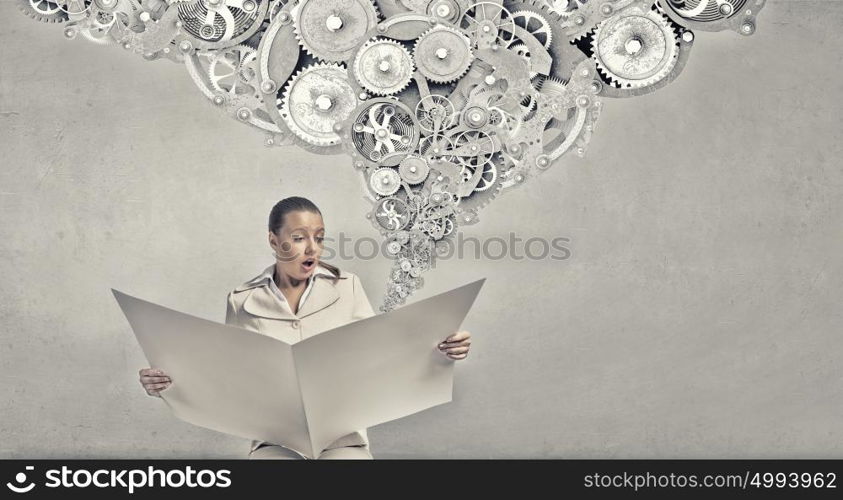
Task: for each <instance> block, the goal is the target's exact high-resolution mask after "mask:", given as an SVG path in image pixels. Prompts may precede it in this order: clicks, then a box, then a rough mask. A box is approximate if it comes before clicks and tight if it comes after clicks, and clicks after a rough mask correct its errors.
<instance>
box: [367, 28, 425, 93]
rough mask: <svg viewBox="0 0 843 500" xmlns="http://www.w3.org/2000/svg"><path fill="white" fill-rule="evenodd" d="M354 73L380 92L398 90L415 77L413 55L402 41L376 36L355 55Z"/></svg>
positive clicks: (368, 88)
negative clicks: (377, 37)
mask: <svg viewBox="0 0 843 500" xmlns="http://www.w3.org/2000/svg"><path fill="white" fill-rule="evenodd" d="M353 68H354V77H355V78H356V79H357V81H358V82H359V83H360V85H361V86H362V87H363V88H364V89H366V90H368V91H369V92H371V93H373V94H377V95H391V94H397V93H398V92H401V91H402V90H404V89H405V88H406V87H407V85H408V84H409V83H410V80H412V78H413V59H412V57H411V56H410V53H409V52H407V49H405V48H404V46H403V45H401V44H400V43H398V42H395V41H393V40H386V39H375V40H370V41H368V42H366V43H365V44H364V45H363V46H362V47H361V48H360V50H359V51H357V56H355V58H354V65H353Z"/></svg>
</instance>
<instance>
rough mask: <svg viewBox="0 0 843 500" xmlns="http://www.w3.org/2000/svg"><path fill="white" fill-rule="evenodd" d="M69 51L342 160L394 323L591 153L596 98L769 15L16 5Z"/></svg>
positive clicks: (721, 6)
mask: <svg viewBox="0 0 843 500" xmlns="http://www.w3.org/2000/svg"><path fill="white" fill-rule="evenodd" d="M16 1H18V2H19V3H20V7H21V8H22V9H23V11H24V12H26V13H27V14H29V15H31V16H32V17H34V18H36V19H39V20H42V21H46V22H60V23H63V25H64V34H65V36H66V37H68V38H75V37H77V36H81V37H84V38H87V39H88V40H91V41H93V42H97V43H116V44H119V45H121V46H122V47H124V48H125V49H126V50H129V51H132V52H136V53H138V54H141V55H142V56H143V57H144V58H146V59H148V60H155V59H161V58H166V59H171V60H173V61H176V62H179V63H181V64H184V65H185V66H186V67H187V70H188V72H189V74H190V76H191V77H192V79H193V80H194V81H195V83H196V85H197V86H198V87H199V89H200V90H201V91H202V93H204V94H205V96H206V97H207V98H208V99H209V100H210V102H212V103H213V105H215V106H216V107H218V108H219V109H220V110H222V111H224V112H225V113H227V114H229V115H231V116H232V117H233V118H234V119H236V120H239V121H241V122H243V123H246V124H248V125H250V126H253V127H255V128H258V129H260V130H261V131H263V132H264V133H265V134H266V145H268V146H286V145H298V146H300V147H303V148H305V149H307V150H309V151H312V152H315V153H320V154H329V155H332V154H337V153H345V154H347V155H349V156H351V159H352V164H353V166H354V168H356V169H357V170H358V171H359V172H360V174H361V179H362V181H363V184H364V186H365V190H366V193H367V199H369V200H370V201H371V204H372V209H371V212H370V213H369V214H368V215H367V217H368V218H369V219H370V220H371V222H372V224H373V225H374V226H375V227H376V228H377V229H378V230H379V231H380V232H381V233H382V235H383V237H384V248H385V249H386V251H387V252H388V253H389V254H390V255H391V256H392V257H393V258H394V266H393V268H392V271H391V274H390V279H389V282H388V285H387V291H386V297H385V300H384V303H383V305H382V306H381V310H383V311H388V310H391V309H393V308H394V307H396V306H398V305H400V304H403V303H404V302H405V300H406V298H407V297H408V296H410V295H411V294H412V293H413V292H414V291H415V290H417V289H418V288H420V287H421V286H422V285H423V277H422V274H423V273H424V272H425V271H427V270H429V269H430V268H431V267H432V265H433V263H434V260H435V259H436V256H437V253H438V252H439V251H440V250H441V248H442V247H443V246H444V245H445V244H446V243H447V241H448V238H450V237H452V236H453V235H454V234H455V230H456V228H457V226H459V225H468V224H473V223H476V222H477V221H478V211H479V210H480V209H481V208H482V207H484V206H485V205H487V204H488V203H489V202H490V201H491V200H492V199H494V198H495V197H496V196H497V195H498V193H500V192H501V191H502V190H504V189H507V188H510V187H513V186H516V185H519V184H522V183H524V182H525V181H526V180H527V179H529V177H530V176H531V175H533V174H535V173H537V172H541V171H543V170H546V169H548V168H549V167H550V166H551V165H553V164H554V163H555V162H556V161H557V160H558V159H559V158H560V157H562V156H563V155H565V154H566V153H570V152H573V153H574V154H576V155H580V156H582V155H583V154H584V153H585V149H586V146H587V144H588V141H589V138H590V136H591V133H592V131H593V129H594V124H595V121H596V119H597V117H598V114H599V112H600V108H601V102H600V100H599V98H600V97H609V98H622V97H632V96H638V95H642V94H647V93H650V92H653V91H655V90H657V89H659V88H661V87H663V86H665V85H666V84H668V83H669V82H670V81H672V80H673V79H675V78H676V77H677V76H678V74H679V73H680V72H681V71H682V68H683V67H684V66H685V63H686V61H687V60H688V56H689V53H690V51H691V48H692V47H693V44H694V38H695V37H694V30H698V31H722V30H727V29H729V30H734V31H737V32H738V33H740V34H742V35H751V34H753V33H754V32H755V19H756V16H757V14H758V12H759V11H760V10H761V9H762V7H763V6H764V2H765V0H503V1H501V0H488V1H487V0H483V1H479V2H477V1H474V0H374V2H373V1H372V0H16Z"/></svg>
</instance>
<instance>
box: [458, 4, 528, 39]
mask: <svg viewBox="0 0 843 500" xmlns="http://www.w3.org/2000/svg"><path fill="white" fill-rule="evenodd" d="M459 26H460V29H462V30H463V31H464V32H466V33H467V34H468V35H469V36H470V37H471V46H472V47H476V48H478V49H488V48H491V47H492V46H495V45H497V46H499V47H508V46H509V45H511V44H512V43H513V42H514V40H515V23H513V22H512V14H511V13H510V11H509V10H507V9H506V8H505V7H504V6H503V5H501V4H500V3H495V2H477V3H475V4H472V5H469V6H468V7H467V8H466V9H465V13H464V14H463V16H462V18H461V19H460V24H459Z"/></svg>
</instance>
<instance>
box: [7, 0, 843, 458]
mask: <svg viewBox="0 0 843 500" xmlns="http://www.w3.org/2000/svg"><path fill="white" fill-rule="evenodd" d="M0 14H2V17H3V19H4V20H5V21H4V28H3V30H2V31H0V60H2V61H3V63H2V70H0V141H2V142H0V144H1V145H2V149H0V158H2V168H0V214H2V215H0V277H2V278H0V283H2V285H0V335H1V337H0V370H2V372H0V380H2V382H0V457H3V458H11V457H32V458H51V457H103V458H108V457H114V458H118V457H125V458H142V457H166V458H177V457H183V458H191V457H195V458H212V457H230V458H235V457H243V456H245V453H246V451H247V447H248V443H247V442H246V441H245V440H243V439H239V438H234V437H229V436H226V435H223V434H218V433H215V432H212V431H208V430H204V429H201V428H198V427H194V426H191V425H189V424H186V423H183V422H181V421H179V420H177V419H176V418H174V417H173V416H172V415H171V414H170V412H169V411H168V410H167V408H166V406H165V404H164V403H163V402H162V401H160V400H158V399H153V398H150V397H148V396H146V395H145V393H144V392H143V391H142V390H141V388H140V386H139V385H138V382H137V370H138V369H139V368H141V367H143V366H145V360H144V358H143V356H142V354H141V351H140V349H139V347H138V346H137V344H136V342H135V340H134V338H133V336H132V334H131V331H130V330H129V328H128V325H127V323H126V321H125V318H124V317H123V316H122V314H121V312H120V310H119V308H118V307H117V305H116V303H115V301H114V299H113V297H112V296H111V294H110V291H109V289H110V288H111V287H114V288H118V289H121V290H124V291H126V292H128V293H132V294H134V295H137V296H140V297H144V298H147V299H150V300H154V301H156V302H159V303H161V304H165V305H168V306H170V307H173V308H176V309H179V310H183V311H186V312H190V313H193V314H196V315H199V316H203V317H207V318H209V319H214V320H219V321H222V319H223V316H224V311H225V309H224V307H225V304H224V299H225V294H226V293H227V292H228V291H229V290H230V289H231V288H233V287H234V286H236V285H237V284H239V283H241V282H242V281H244V280H246V279H248V278H250V277H252V276H254V275H255V274H257V273H258V272H259V271H260V270H261V269H262V268H263V267H264V266H266V265H268V264H269V263H271V262H272V258H271V255H270V249H269V247H268V245H267V244H266V242H265V228H264V223H265V219H266V215H267V213H268V210H269V208H270V207H271V206H272V204H273V203H274V202H275V201H277V200H278V199H279V198H281V197H284V196H287V195H292V194H299V195H304V196H307V197H310V198H312V199H313V200H315V201H316V202H317V203H318V204H319V205H320V206H321V207H322V209H323V212H324V213H325V216H326V223H327V225H328V229H329V231H330V232H332V233H333V234H335V235H336V234H337V233H338V232H339V231H343V232H344V233H345V234H347V235H349V236H352V237H364V236H368V237H377V235H376V233H375V230H374V229H373V228H372V227H371V226H370V225H369V224H368V222H367V221H366V220H365V219H364V218H363V213H364V212H365V211H366V210H367V209H368V204H367V203H366V202H365V201H364V200H363V199H362V193H361V191H360V188H359V182H358V179H357V177H356V174H355V172H354V171H353V169H352V168H351V167H350V166H349V165H348V162H347V160H346V159H345V158H344V157H320V156H315V155H310V154H307V153H304V152H302V151H298V150H294V149H290V150H286V151H283V150H278V149H268V148H265V147H263V146H262V136H261V135H260V134H259V133H257V132H255V131H253V130H252V129H249V128H247V127H245V126H242V125H240V124H238V123H236V122H234V121H233V120H230V119H228V118H226V117H224V116H222V115H219V114H217V112H215V110H214V109H212V107H211V106H210V105H208V104H207V103H206V102H205V99H204V98H203V97H202V96H201V95H200V94H199V92H198V91H197V90H196V89H195V88H194V87H193V84H192V83H191V81H190V79H189V77H188V76H187V74H186V72H185V71H184V68H182V67H181V66H179V65H176V64H171V63H168V62H164V61H160V62H157V63H148V62H145V61H143V60H142V59H140V58H138V57H135V56H131V55H130V54H128V53H126V52H125V51H123V50H122V49H119V48H116V47H99V46H95V45H93V44H90V43H88V42H86V41H84V40H81V39H80V40H75V41H72V42H68V41H65V40H64V39H63V37H62V33H61V29H60V28H59V27H58V26H55V25H44V24H39V23H36V22H34V21H30V20H29V19H28V18H26V17H24V16H23V15H20V14H19V13H18V12H17V11H16V9H15V7H14V2H12V1H10V0H3V1H2V2H0ZM841 24H843V4H841V2H831V1H810V2H807V1H806V2H803V1H790V0H788V1H784V0H779V1H774V0H771V1H770V2H769V4H768V6H767V7H766V8H765V10H764V12H762V15H761V16H760V18H759V29H758V33H757V34H756V35H755V36H753V37H751V38H742V37H740V36H739V35H737V34H734V33H731V32H730V33H718V34H708V33H698V39H697V40H698V43H697V45H696V47H695V49H694V51H693V54H692V55H691V60H690V63H689V65H688V67H687V68H686V70H685V71H684V73H683V74H682V75H681V77H680V78H679V80H678V81H676V82H674V83H673V84H671V85H670V86H668V87H667V88H665V89H663V90H661V91H659V92H657V93H656V94H654V95H650V96H646V97H641V98H637V99H633V100H624V101H612V100H605V101H604V112H603V114H602V116H601V118H600V120H599V122H598V128H597V132H596V134H595V135H594V138H593V140H592V142H591V148H590V150H589V152H588V156H587V158H586V159H584V160H579V159H573V158H572V159H571V160H568V161H566V162H565V163H563V164H560V165H558V166H555V167H554V168H553V169H552V170H550V171H548V172H546V173H545V174H543V176H542V177H541V182H532V183H530V184H529V185H527V186H524V187H523V188H521V189H520V190H513V191H511V192H508V193H507V194H505V195H503V196H501V197H499V198H498V199H497V200H495V203H494V204H493V205H491V206H490V207H488V208H487V209H486V210H485V211H484V212H483V213H482V218H483V220H482V222H481V223H479V224H478V225H476V226H473V227H471V228H468V229H467V230H466V235H467V236H474V237H478V238H489V237H493V236H506V235H507V234H508V233H509V232H510V231H514V232H516V234H517V235H518V236H519V237H522V238H525V239H526V238H529V237H533V236H537V237H545V238H554V237H568V238H571V243H570V248H571V250H572V255H571V258H570V259H568V260H565V261H561V262H560V261H550V260H542V261H530V260H525V261H520V262H516V261H513V260H503V261H489V260H483V261H475V260H472V259H463V260H457V259H452V260H448V261H444V262H440V263H439V265H438V269H437V270H436V271H435V272H433V273H430V274H428V276H427V282H428V285H427V287H426V288H425V289H424V290H423V293H421V294H419V298H421V297H425V296H429V295H432V294H434V293H438V292H440V291H443V290H445V289H448V288H450V287H454V286H457V285H459V284H462V283H465V282H467V281H469V280H472V279H476V278H478V277H482V276H486V277H488V278H489V279H488V281H487V284H486V286H485V288H484V290H483V292H482V295H481V296H480V297H479V298H478V301H477V303H476V307H475V308H474V309H473V311H472V312H471V314H470V317H469V318H468V319H467V321H466V323H465V327H466V328H467V329H469V330H471V331H472V332H473V334H474V337H475V343H474V346H473V351H472V352H473V354H472V355H471V356H470V357H469V358H468V359H467V360H466V361H463V362H459V363H458V366H457V379H456V386H455V401H454V402H453V403H451V404H448V405H444V406H441V407H437V408H434V409H431V410H429V411H425V412H422V413H420V414H417V415H414V416H411V417H409V418H405V419H402V420H399V421H396V422H392V423H389V424H385V425H381V426H377V427H374V428H372V429H371V430H370V437H371V440H372V449H373V451H374V454H375V456H376V457H481V458H482V457H572V458H575V457H615V458H628V457H838V458H839V457H840V456H841V455H842V454H843V453H842V452H843V445H841V443H843V419H841V418H840V415H841V409H843V394H841V382H843V379H842V378H841V377H843V365H841V363H840V358H839V356H840V352H841V348H843V341H841V330H843V318H841V308H840V296H841V292H843V275H841V271H843V232H841V221H843V213H841V209H843V196H841V195H842V194H843V171H841V163H840V160H839V157H840V154H841V145H840V142H839V140H838V139H839V135H840V132H841V116H843V87H841V80H840V76H841V72H840V69H839V68H840V63H841V58H840V54H841V53H843V51H841V49H843V44H841V41H843V35H841V34H840V31H839V29H838V27H839V26H841ZM335 262H336V263H337V264H339V265H340V266H342V267H346V268H348V269H350V270H352V271H354V272H357V273H359V274H360V275H361V276H362V279H363V282H364V285H365V286H366V288H367V289H368V291H369V294H370V297H371V299H372V301H373V302H379V301H380V299H381V296H382V292H383V285H384V283H385V277H386V273H387V270H388V268H389V265H390V262H389V261H387V260H386V259H375V260H371V261H364V260H349V261H335Z"/></svg>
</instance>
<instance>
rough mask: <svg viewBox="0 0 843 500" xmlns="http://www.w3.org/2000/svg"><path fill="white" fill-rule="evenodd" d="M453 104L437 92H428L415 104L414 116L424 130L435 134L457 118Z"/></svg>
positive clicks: (452, 123) (450, 124)
mask: <svg viewBox="0 0 843 500" xmlns="http://www.w3.org/2000/svg"><path fill="white" fill-rule="evenodd" d="M457 117H458V115H457V113H456V112H455V108H454V104H453V103H452V102H451V100H450V99H448V98H447V97H445V96H443V95H439V94H430V95H428V96H425V97H424V98H422V99H421V100H420V101H419V103H418V104H416V118H418V120H419V126H420V127H421V128H422V130H424V131H425V132H428V133H432V134H436V133H438V132H439V131H441V130H446V129H449V128H451V127H452V126H453V125H454V124H455V123H456V120H457Z"/></svg>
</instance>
